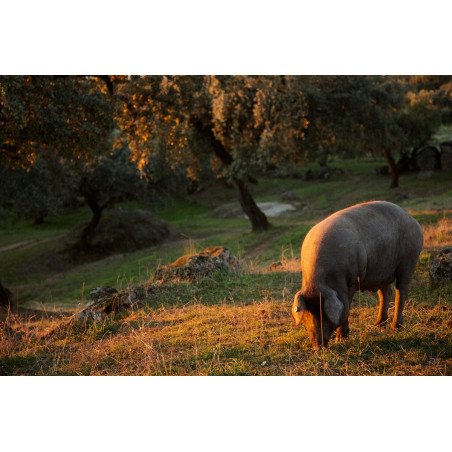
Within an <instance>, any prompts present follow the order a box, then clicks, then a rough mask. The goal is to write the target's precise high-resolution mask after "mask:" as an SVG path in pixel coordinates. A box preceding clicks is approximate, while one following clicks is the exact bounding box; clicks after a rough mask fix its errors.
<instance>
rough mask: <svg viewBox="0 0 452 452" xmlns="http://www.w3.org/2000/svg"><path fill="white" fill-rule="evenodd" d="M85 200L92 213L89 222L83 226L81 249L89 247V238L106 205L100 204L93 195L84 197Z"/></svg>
mask: <svg viewBox="0 0 452 452" xmlns="http://www.w3.org/2000/svg"><path fill="white" fill-rule="evenodd" d="M85 199H86V202H87V204H88V206H89V208H90V209H91V212H92V213H93V216H92V217H91V220H90V222H89V223H88V224H87V225H86V226H85V227H84V229H83V231H82V234H81V237H80V243H81V246H82V248H83V249H85V250H86V249H89V247H90V239H91V237H92V236H93V234H94V231H95V229H96V228H97V226H98V224H99V222H100V219H101V218H102V212H103V211H104V209H105V207H106V206H101V205H99V203H98V202H97V199H96V198H95V197H94V196H93V197H85Z"/></svg>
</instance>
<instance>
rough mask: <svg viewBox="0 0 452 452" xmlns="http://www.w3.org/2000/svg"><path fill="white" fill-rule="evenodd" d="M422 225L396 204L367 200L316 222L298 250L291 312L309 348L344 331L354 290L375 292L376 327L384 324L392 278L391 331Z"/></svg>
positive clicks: (415, 257)
mask: <svg viewBox="0 0 452 452" xmlns="http://www.w3.org/2000/svg"><path fill="white" fill-rule="evenodd" d="M422 245H423V241H422V229H421V226H420V225H419V223H418V222H417V221H416V220H415V219H414V218H413V217H411V216H410V215H408V214H407V213H406V212H405V211H404V210H403V209H402V208H401V207H399V206H397V205H395V204H392V203H390V202H386V201H370V202H364V203H361V204H357V205H354V206H352V207H348V208H346V209H343V210H339V211H338V212H336V213H334V214H332V215H330V216H329V217H327V218H326V219H324V220H323V221H321V222H320V223H318V224H316V225H315V226H314V227H312V229H311V230H310V231H309V232H308V234H307V235H306V237H305V239H304V241H303V245H302V248H301V273H302V286H301V290H299V291H298V292H297V293H296V294H295V297H294V302H293V305H292V316H293V318H294V320H295V324H296V325H297V326H298V325H300V323H302V324H304V326H305V328H306V330H307V332H308V335H309V339H310V342H311V345H312V347H313V349H314V350H317V349H319V348H320V347H326V346H327V345H328V341H329V339H330V337H331V336H332V334H333V333H334V332H336V341H341V340H343V339H345V338H347V337H348V335H349V325H348V317H349V311H350V305H351V303H352V300H353V295H354V293H355V292H356V291H357V290H368V291H371V292H378V298H379V310H378V316H377V322H376V325H378V326H383V325H385V323H386V321H387V319H388V305H389V301H390V297H391V293H392V291H391V289H390V285H391V284H392V283H393V282H394V281H395V313H394V318H393V321H392V324H391V327H392V328H393V329H396V328H400V327H401V326H402V323H403V318H402V311H403V306H404V304H405V300H406V299H407V296H408V288H409V284H410V281H411V278H412V276H413V273H414V270H415V268H416V264H417V260H418V258H419V254H420V252H421V250H422Z"/></svg>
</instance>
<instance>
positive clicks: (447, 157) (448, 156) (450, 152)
mask: <svg viewBox="0 0 452 452" xmlns="http://www.w3.org/2000/svg"><path fill="white" fill-rule="evenodd" d="M440 148H441V168H442V169H443V170H444V171H452V141H445V142H444V143H441V144H440Z"/></svg>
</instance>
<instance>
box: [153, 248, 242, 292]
mask: <svg viewBox="0 0 452 452" xmlns="http://www.w3.org/2000/svg"><path fill="white" fill-rule="evenodd" d="M239 270H240V263H239V260H238V259H237V258H236V257H235V256H234V255H233V254H232V253H231V252H230V251H229V249H228V248H225V247H223V246H213V247H209V248H206V249H204V250H203V251H201V252H200V253H199V254H193V255H185V256H182V257H180V258H179V259H177V260H176V261H174V262H173V263H171V264H169V265H165V266H163V267H160V268H158V269H157V271H156V272H155V275H154V278H153V281H154V282H158V283H159V284H163V283H167V282H181V281H197V280H199V279H202V278H205V277H209V276H212V275H213V274H214V273H216V272H218V271H231V272H237V271H239Z"/></svg>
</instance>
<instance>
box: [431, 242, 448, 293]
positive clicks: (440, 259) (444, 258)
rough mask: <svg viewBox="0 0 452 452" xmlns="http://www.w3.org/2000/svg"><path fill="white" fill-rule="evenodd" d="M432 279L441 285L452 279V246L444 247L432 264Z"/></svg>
mask: <svg viewBox="0 0 452 452" xmlns="http://www.w3.org/2000/svg"><path fill="white" fill-rule="evenodd" d="M429 274H430V281H431V283H432V284H433V285H435V286H436V285H440V284H444V283H446V282H451V281H452V247H447V248H443V249H442V250H440V251H439V252H438V254H437V255H436V257H435V258H434V259H433V261H432V263H431V264H430V270H429Z"/></svg>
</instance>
